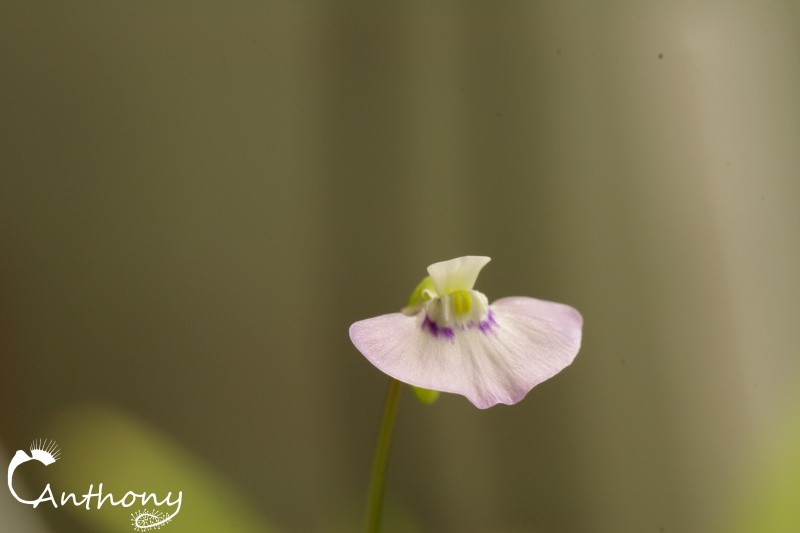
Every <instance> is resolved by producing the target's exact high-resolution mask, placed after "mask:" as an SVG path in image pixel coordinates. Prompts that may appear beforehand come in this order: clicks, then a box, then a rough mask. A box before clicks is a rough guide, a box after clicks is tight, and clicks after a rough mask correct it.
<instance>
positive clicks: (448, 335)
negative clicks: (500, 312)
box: [422, 309, 497, 340]
mask: <svg viewBox="0 0 800 533" xmlns="http://www.w3.org/2000/svg"><path fill="white" fill-rule="evenodd" d="M496 326H497V322H496V321H495V319H494V313H492V310H491V309H490V310H489V314H488V315H486V320H481V321H480V322H479V323H478V324H476V323H475V321H474V320H470V321H469V322H467V323H466V324H458V329H459V330H460V331H464V330H465V329H473V328H475V327H477V328H478V330H479V331H480V332H481V333H483V334H484V335H485V334H487V333H489V332H490V331H492V329H493V328H494V327H496ZM422 330H423V331H428V333H430V334H431V335H433V336H434V337H438V336H439V335H441V336H442V337H444V338H445V339H448V340H452V339H453V336H454V335H455V333H454V332H453V328H451V327H448V326H445V327H442V326H439V324H437V323H436V322H434V321H433V320H431V319H430V318H429V317H428V315H427V314H426V315H425V318H424V319H423V321H422Z"/></svg>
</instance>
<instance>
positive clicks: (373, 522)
mask: <svg viewBox="0 0 800 533" xmlns="http://www.w3.org/2000/svg"><path fill="white" fill-rule="evenodd" d="M402 390H403V384H402V383H401V382H399V381H397V380H396V379H394V378H389V389H388V390H387V391H386V403H385V404H384V406H383V420H381V428H380V431H379V433H378V444H377V445H376V447H375V457H374V459H373V460H372V478H371V480H370V483H369V497H368V500H367V533H377V532H378V531H380V527H381V513H382V511H383V489H384V486H385V485H386V465H387V463H388V459H389V445H390V444H391V442H392V430H393V429H394V420H395V418H396V416H397V406H398V404H399V403H400V392H401V391H402Z"/></svg>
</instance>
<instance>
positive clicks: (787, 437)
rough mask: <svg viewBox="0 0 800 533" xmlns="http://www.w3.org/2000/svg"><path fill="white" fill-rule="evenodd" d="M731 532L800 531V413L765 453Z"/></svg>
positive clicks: (776, 532)
mask: <svg viewBox="0 0 800 533" xmlns="http://www.w3.org/2000/svg"><path fill="white" fill-rule="evenodd" d="M739 508H740V509H741V513H735V516H736V524H733V525H732V526H731V527H730V528H729V529H728V530H729V531H740V532H741V533H788V532H790V531H800V412H798V413H797V414H796V415H795V416H794V417H791V418H790V419H789V423H788V424H787V425H786V427H785V428H784V431H783V432H782V434H781V435H780V437H779V438H778V439H777V440H776V441H775V442H774V443H773V446H771V447H770V449H769V451H768V453H766V454H764V455H763V456H762V459H761V463H760V464H759V465H758V468H757V470H756V472H755V474H754V479H753V482H752V483H750V484H748V489H747V493H746V496H745V498H744V501H743V502H742V504H741V505H740V507H739Z"/></svg>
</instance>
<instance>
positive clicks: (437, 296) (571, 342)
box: [350, 256, 583, 408]
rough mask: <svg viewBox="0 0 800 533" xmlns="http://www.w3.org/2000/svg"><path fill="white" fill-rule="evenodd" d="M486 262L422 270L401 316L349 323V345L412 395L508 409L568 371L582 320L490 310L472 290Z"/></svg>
mask: <svg viewBox="0 0 800 533" xmlns="http://www.w3.org/2000/svg"><path fill="white" fill-rule="evenodd" d="M488 262H489V258H488V257H483V256H465V257H459V258H456V259H451V260H449V261H442V262H439V263H435V264H433V265H431V266H429V267H428V273H429V274H430V280H429V281H426V280H423V282H422V283H420V285H419V286H418V287H417V290H415V291H414V294H412V298H411V300H410V301H409V305H408V306H407V307H406V308H404V310H403V312H402V313H392V314H388V315H383V316H379V317H375V318H370V319H367V320H362V321H359V322H356V323H354V324H353V325H352V326H351V327H350V338H351V340H352V341H353V344H354V345H355V346H356V348H358V350H359V351H361V353H363V354H364V356H365V357H367V359H369V360H370V362H372V363H373V364H374V365H375V366H376V367H378V368H379V369H380V370H382V371H383V372H385V373H386V374H389V375H390V376H392V377H394V378H396V379H398V380H400V381H403V382H406V383H408V384H410V385H414V386H417V387H424V388H427V389H433V390H438V391H442V392H453V393H458V394H462V395H464V396H466V397H467V398H468V399H469V400H470V401H471V402H472V403H473V404H475V405H476V406H477V407H479V408H486V407H490V406H492V405H495V404H497V403H505V404H513V403H516V402H518V401H519V400H521V399H522V398H523V397H524V396H525V395H526V394H527V393H528V391H530V389H531V388H533V387H534V386H535V385H537V384H538V383H540V382H542V381H544V380H546V379H548V378H550V377H552V376H553V375H555V374H556V373H558V372H559V371H561V370H562V369H563V368H564V367H566V366H567V365H569V364H570V363H571V362H572V360H573V359H574V358H575V356H576V355H577V353H578V350H579V348H580V344H581V329H582V326H583V318H582V317H581V315H580V313H578V311H576V310H575V309H573V308H572V307H569V306H567V305H564V304H559V303H554V302H546V301H543V300H537V299H534V298H526V297H511V298H503V299H500V300H497V301H495V302H494V303H492V304H491V305H489V303H488V299H487V298H486V296H484V295H483V294H482V293H480V292H478V291H476V290H474V289H473V286H474V284H475V281H476V279H477V277H478V274H479V272H480V270H481V269H482V268H483V267H484V266H485V265H486V264H487V263H488Z"/></svg>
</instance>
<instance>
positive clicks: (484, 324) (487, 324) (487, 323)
mask: <svg viewBox="0 0 800 533" xmlns="http://www.w3.org/2000/svg"><path fill="white" fill-rule="evenodd" d="M496 325H497V322H496V321H495V319H494V313H492V310H491V309H489V314H488V315H487V317H486V320H481V323H480V325H479V326H478V329H479V330H481V333H488V332H489V331H491V330H492V327H493V326H496Z"/></svg>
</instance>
